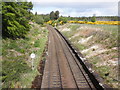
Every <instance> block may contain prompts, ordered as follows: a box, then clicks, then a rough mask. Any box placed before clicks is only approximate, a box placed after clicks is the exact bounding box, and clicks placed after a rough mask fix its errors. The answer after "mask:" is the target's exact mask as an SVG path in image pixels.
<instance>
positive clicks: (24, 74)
mask: <svg viewBox="0 0 120 90" xmlns="http://www.w3.org/2000/svg"><path fill="white" fill-rule="evenodd" d="M47 35H48V31H47V29H42V28H41V27H40V26H39V25H37V24H34V25H33V26H31V30H30V32H29V33H28V35H27V36H26V38H25V39H17V40H12V39H3V43H2V66H3V67H2V74H3V76H2V78H1V79H2V83H3V85H2V87H3V88H17V87H20V88H31V85H32V81H33V80H34V79H35V76H37V75H39V74H40V73H39V72H38V70H37V68H38V65H39V62H40V60H41V58H42V57H41V56H42V53H43V51H44V48H45V44H46V41H47ZM31 53H35V55H36V57H35V59H34V70H32V69H31V58H30V54H31Z"/></svg>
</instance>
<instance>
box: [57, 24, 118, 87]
mask: <svg viewBox="0 0 120 90" xmlns="http://www.w3.org/2000/svg"><path fill="white" fill-rule="evenodd" d="M57 28H58V30H60V31H61V32H62V33H63V34H64V35H65V36H66V37H67V38H68V39H69V40H70V41H71V43H72V44H73V45H74V46H75V47H76V48H78V49H79V50H80V52H81V53H82V54H83V55H84V56H85V58H87V60H88V62H90V63H92V64H93V69H94V70H95V71H97V72H98V73H99V74H100V76H101V77H102V78H103V79H104V80H105V81H104V82H105V83H107V84H109V85H110V86H111V87H114V88H118V82H119V80H118V50H117V40H118V26H117V25H88V24H65V25H62V26H58V27H57Z"/></svg>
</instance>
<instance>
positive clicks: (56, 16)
mask: <svg viewBox="0 0 120 90" xmlns="http://www.w3.org/2000/svg"><path fill="white" fill-rule="evenodd" d="M58 18H59V11H56V12H55V20H57V19H58Z"/></svg>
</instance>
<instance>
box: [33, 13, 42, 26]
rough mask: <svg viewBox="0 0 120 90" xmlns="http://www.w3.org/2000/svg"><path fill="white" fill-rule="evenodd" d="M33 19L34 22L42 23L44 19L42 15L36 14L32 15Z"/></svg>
mask: <svg viewBox="0 0 120 90" xmlns="http://www.w3.org/2000/svg"><path fill="white" fill-rule="evenodd" d="M34 21H35V22H36V23H38V24H42V25H43V24H44V19H43V17H42V16H40V15H36V16H34Z"/></svg>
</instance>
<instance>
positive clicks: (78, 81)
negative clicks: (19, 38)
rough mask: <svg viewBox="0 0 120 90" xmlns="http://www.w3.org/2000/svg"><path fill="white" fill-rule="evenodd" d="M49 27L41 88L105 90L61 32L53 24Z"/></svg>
mask: <svg viewBox="0 0 120 90" xmlns="http://www.w3.org/2000/svg"><path fill="white" fill-rule="evenodd" d="M47 27H48V30H49V42H48V52H47V57H46V58H47V60H46V62H45V68H44V74H43V79H42V85H41V88H57V89H58V88H59V89H64V88H74V89H76V90H77V89H83V88H85V89H89V90H98V89H99V90H103V89H104V87H102V86H101V85H100V84H99V82H97V81H96V80H94V77H93V75H92V76H91V75H89V73H87V72H88V71H89V70H88V71H87V70H85V67H84V66H83V65H82V64H83V63H80V60H78V57H77V56H76V54H75V52H73V50H72V49H71V47H70V46H69V45H68V43H67V42H66V40H65V39H64V37H63V36H62V35H61V34H60V32H59V31H57V30H56V29H54V28H53V27H52V26H47ZM90 74H91V73H90Z"/></svg>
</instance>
